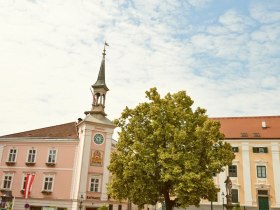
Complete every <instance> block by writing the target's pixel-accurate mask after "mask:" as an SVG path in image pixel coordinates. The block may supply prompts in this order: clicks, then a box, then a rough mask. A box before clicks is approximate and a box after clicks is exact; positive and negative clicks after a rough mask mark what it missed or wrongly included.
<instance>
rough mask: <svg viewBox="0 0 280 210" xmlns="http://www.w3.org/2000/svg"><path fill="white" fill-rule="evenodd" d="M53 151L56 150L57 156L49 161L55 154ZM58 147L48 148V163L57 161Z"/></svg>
mask: <svg viewBox="0 0 280 210" xmlns="http://www.w3.org/2000/svg"><path fill="white" fill-rule="evenodd" d="M52 151H55V157H54V158H51V161H49V159H50V157H51V156H53V154H51V152H52ZM57 153H58V152H57V149H56V148H50V149H49V150H48V157H47V163H56V159H57Z"/></svg>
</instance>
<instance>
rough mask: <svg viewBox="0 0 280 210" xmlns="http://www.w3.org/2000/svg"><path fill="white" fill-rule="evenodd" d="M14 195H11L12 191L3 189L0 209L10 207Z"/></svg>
mask: <svg viewBox="0 0 280 210" xmlns="http://www.w3.org/2000/svg"><path fill="white" fill-rule="evenodd" d="M13 199H14V196H13V195H12V191H10V190H8V191H5V192H4V194H3V195H2V196H1V209H12V207H13V205H12V201H13Z"/></svg>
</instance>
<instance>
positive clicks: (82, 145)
mask: <svg viewBox="0 0 280 210" xmlns="http://www.w3.org/2000/svg"><path fill="white" fill-rule="evenodd" d="M106 46H108V44H107V43H106V42H105V44H104V49H103V53H102V61H101V66H100V69H99V73H98V77H97V80H96V82H95V83H94V84H93V85H92V86H91V88H92V89H91V92H92V106H91V110H90V111H86V112H85V114H86V116H85V118H84V119H83V120H80V121H79V122H78V124H77V129H78V132H79V145H78V148H77V154H76V155H77V166H78V167H77V171H76V172H75V177H77V178H76V179H77V180H76V182H75V183H76V184H75V186H74V187H73V198H74V199H77V200H79V199H80V198H81V196H82V197H83V198H84V199H85V200H84V201H83V203H84V205H85V206H87V204H88V207H92V204H94V206H93V207H99V206H100V205H103V204H104V203H106V202H107V201H108V195H107V183H108V182H109V171H108V169H107V167H108V165H109V163H110V154H111V148H112V141H113V139H112V135H113V132H114V128H115V126H114V124H113V123H112V122H111V121H110V120H109V119H108V118H107V117H106V115H107V114H106V113H105V99H106V93H107V91H108V90H109V89H108V87H107V85H106V83H105V55H106V49H105V47H106ZM99 204H100V205H99Z"/></svg>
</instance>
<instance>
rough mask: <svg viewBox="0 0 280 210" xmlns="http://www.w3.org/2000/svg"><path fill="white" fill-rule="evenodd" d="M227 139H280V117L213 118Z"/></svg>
mask: <svg viewBox="0 0 280 210" xmlns="http://www.w3.org/2000/svg"><path fill="white" fill-rule="evenodd" d="M211 119H213V120H217V121H219V122H220V123H221V130H220V131H221V132H222V133H224V134H225V138H227V139H231V138H232V139H276V138H278V139H280V116H255V117H221V118H211Z"/></svg>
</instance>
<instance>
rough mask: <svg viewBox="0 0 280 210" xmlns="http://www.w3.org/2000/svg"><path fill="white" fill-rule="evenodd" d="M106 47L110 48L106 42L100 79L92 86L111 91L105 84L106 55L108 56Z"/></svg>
mask: <svg viewBox="0 0 280 210" xmlns="http://www.w3.org/2000/svg"><path fill="white" fill-rule="evenodd" d="M105 46H108V44H107V43H106V42H105V45H104V50H103V53H102V55H103V58H102V61H101V65H100V70H99V74H98V78H97V81H96V82H95V84H93V85H92V88H104V89H105V90H106V91H108V90H109V89H108V87H107V85H106V83H105V55H106V53H105V52H106V50H105Z"/></svg>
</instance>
